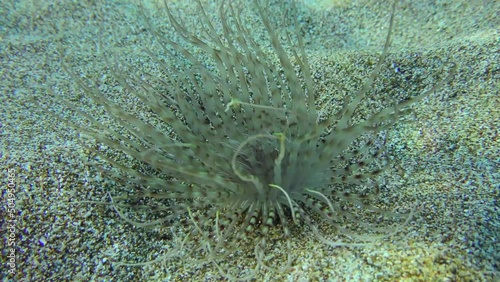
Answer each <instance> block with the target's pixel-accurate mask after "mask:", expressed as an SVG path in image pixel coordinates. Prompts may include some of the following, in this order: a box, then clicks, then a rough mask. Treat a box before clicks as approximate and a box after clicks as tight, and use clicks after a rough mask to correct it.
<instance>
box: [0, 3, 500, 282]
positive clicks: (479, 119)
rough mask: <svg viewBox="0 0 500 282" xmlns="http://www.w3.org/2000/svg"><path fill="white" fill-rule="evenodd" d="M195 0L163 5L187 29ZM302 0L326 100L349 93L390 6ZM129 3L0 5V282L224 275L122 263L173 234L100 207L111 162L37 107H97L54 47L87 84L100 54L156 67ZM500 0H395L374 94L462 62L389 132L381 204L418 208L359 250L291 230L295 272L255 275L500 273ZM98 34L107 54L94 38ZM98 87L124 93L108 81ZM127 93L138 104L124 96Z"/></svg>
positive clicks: (376, 277) (475, 276)
mask: <svg viewBox="0 0 500 282" xmlns="http://www.w3.org/2000/svg"><path fill="white" fill-rule="evenodd" d="M170 2H171V3H170ZM190 2H191V1H169V3H170V5H171V7H172V10H173V11H175V12H176V16H177V17H179V18H182V19H185V21H186V24H188V25H190V26H191V27H193V26H196V22H195V21H194V19H195V18H196V16H197V15H199V13H198V11H197V9H196V5H195V4H194V3H190ZM203 2H204V3H205V2H206V1H203ZM305 2H307V5H305V6H302V5H300V3H299V4H298V6H299V12H298V13H299V19H298V21H299V23H301V24H302V25H303V26H304V27H303V30H302V32H303V36H304V38H305V45H306V46H305V48H306V53H307V54H308V56H309V61H310V63H311V67H312V72H313V76H314V77H315V79H316V84H317V89H318V91H320V92H321V95H324V97H325V101H329V100H330V99H329V98H328V97H329V96H328V95H330V94H331V93H332V92H334V91H333V90H332V89H336V87H337V86H338V85H340V86H341V88H342V89H343V91H345V93H352V92H353V91H355V90H356V89H358V88H359V87H360V85H361V84H362V82H363V79H365V78H366V77H367V75H368V74H369V72H370V70H371V68H372V67H373V65H374V63H373V62H374V61H375V60H376V58H377V56H378V54H379V53H380V51H381V50H382V46H383V43H384V39H385V35H386V33H387V26H388V17H389V10H390V8H389V7H390V4H389V3H385V2H386V1H369V0H358V1H356V0H353V1H317V2H315V1H305ZM317 3H320V5H318V4H317ZM207 5H211V2H210V3H208V4H207ZM212 5H213V4H212ZM143 6H144V9H145V11H146V13H148V14H149V13H153V15H152V21H153V22H154V23H155V24H157V25H161V22H162V20H161V19H160V18H158V15H156V14H155V13H154V11H155V9H157V8H158V6H156V5H155V4H154V3H149V2H145V3H144V5H143ZM160 7H161V5H160ZM137 11H138V1H113V2H111V1H109V2H108V1H70V0H68V1H43V2H36V1H25V0H22V1H14V0H11V1H3V2H2V3H1V4H0V71H1V74H2V77H1V82H0V89H1V98H2V99H1V101H2V103H1V104H0V105H1V107H2V109H1V111H0V122H1V125H0V126H1V131H0V132H1V137H2V138H1V144H2V153H1V154H2V155H1V160H0V165H1V169H2V172H3V175H2V177H3V181H2V208H1V209H0V210H1V214H2V228H1V234H2V241H1V242H2V245H1V248H2V257H1V262H2V266H3V270H2V274H1V275H2V278H3V280H4V281H21V280H22V279H25V280H24V281H84V280H86V281H219V280H220V279H221V277H220V274H219V272H218V270H217V269H216V268H215V267H214V266H213V265H212V264H206V265H189V264H184V263H182V262H181V261H178V260H161V262H159V263H153V264H147V265H141V266H135V267H132V266H131V267H125V266H117V262H120V261H122V262H123V261H129V262H130V261H136V262H146V261H151V260H155V259H157V258H160V257H161V256H162V254H164V253H165V252H166V250H167V249H168V248H169V246H171V245H172V244H175V243H178V242H177V241H176V240H177V239H176V238H175V237H172V235H171V234H170V232H169V229H168V228H156V229H140V228H135V227H133V226H131V225H129V224H127V223H125V222H123V221H122V220H121V219H120V217H119V216H118V215H117V214H116V212H115V211H114V210H113V209H112V208H110V206H109V205H103V204H99V203H98V202H109V196H108V194H107V193H108V192H109V191H113V189H115V190H116V189H118V190H119V189H120V188H116V187H115V186H116V185H118V184H116V183H113V182H111V181H110V180H109V179H106V178H103V177H102V176H100V175H101V174H100V172H99V169H98V167H100V166H106V164H105V162H103V161H99V160H98V159H97V158H96V157H95V155H93V153H92V151H90V150H88V149H86V148H85V146H83V144H86V145H88V146H90V147H92V146H96V144H95V142H93V141H92V140H90V139H81V140H83V141H79V140H78V139H79V138H83V137H80V136H78V135H77V134H76V133H75V132H74V131H73V130H72V129H71V128H68V126H67V125H65V124H63V123H61V122H60V121H58V120H57V119H56V118H54V116H52V115H50V114H48V113H47V109H51V108H52V109H53V111H55V112H61V109H62V108H61V107H64V106H63V105H64V104H61V103H54V99H56V101H57V100H59V101H60V100H63V99H65V100H69V101H72V102H73V103H81V106H82V108H85V109H86V110H89V111H91V112H94V113H97V114H98V113H99V111H100V109H98V108H94V107H95V105H92V104H91V103H89V101H88V99H85V97H82V95H84V94H83V92H81V91H80V90H79V87H78V85H77V84H76V83H75V82H74V81H72V80H71V79H70V77H69V76H68V74H67V73H66V72H65V71H63V70H62V67H61V56H60V53H64V54H65V56H66V59H65V60H66V61H67V64H68V65H69V66H70V67H71V68H72V69H73V70H74V71H75V72H76V73H78V74H79V75H81V76H82V77H83V78H84V79H85V80H99V81H104V82H105V81H106V79H107V78H106V74H109V72H107V67H108V66H107V62H106V61H105V60H104V59H103V56H102V55H99V54H101V53H100V52H101V51H103V52H109V53H107V54H112V55H113V56H111V57H113V58H116V59H117V61H118V62H120V64H122V65H124V67H125V68H128V69H129V71H131V72H135V73H136V74H138V75H139V74H140V73H141V69H146V70H148V71H155V70H154V68H153V67H152V66H149V65H148V64H147V63H145V62H144V61H142V58H143V57H144V55H143V53H142V49H143V48H144V46H143V44H145V42H151V41H150V39H149V38H147V37H149V36H150V34H149V33H148V32H147V30H146V27H145V26H146V24H145V22H144V21H142V20H140V16H138V15H137ZM499 11H500V2H499V1H462V0H458V1H457V0H456V1H451V0H450V1H438V3H436V1H399V3H398V5H397V12H396V19H395V20H396V25H395V29H394V35H393V41H392V44H391V47H390V49H389V52H390V54H389V56H388V58H387V59H386V61H385V63H384V66H383V71H382V72H381V75H380V78H379V79H378V80H377V81H376V82H375V84H374V92H375V93H376V92H377V91H394V95H403V96H404V95H415V94H417V93H419V92H421V91H423V90H425V89H428V88H429V87H430V86H431V85H433V84H434V83H436V82H438V81H439V80H440V79H443V78H444V77H445V76H446V74H447V72H448V71H449V69H450V66H451V65H456V66H457V70H456V74H455V76H454V78H453V79H452V80H451V82H450V83H448V84H447V85H446V86H445V87H444V88H443V89H441V90H440V91H439V92H438V93H436V94H432V95H430V96H429V97H428V98H426V99H425V100H424V101H422V102H420V103H418V105H416V107H415V116H414V117H413V118H412V120H413V122H410V123H403V124H399V125H397V126H396V127H395V128H394V129H392V130H390V131H389V134H388V144H387V148H388V151H389V152H390V155H391V158H392V159H393V163H394V165H393V166H391V168H390V169H389V170H388V171H387V172H386V173H385V174H384V175H383V178H384V180H383V183H384V191H386V193H385V194H383V195H382V196H384V195H385V196H386V197H387V201H386V203H385V204H386V205H387V206H388V207H390V208H408V206H410V205H415V204H416V206H417V207H418V208H417V211H418V213H416V215H415V217H414V219H413V220H412V222H411V223H410V224H409V226H405V227H404V228H403V229H402V230H401V232H399V233H398V234H397V235H396V236H393V237H391V238H390V240H382V241H380V242H377V243H375V244H374V245H371V246H367V247H362V248H347V247H346V248H329V247H327V246H324V245H322V244H321V243H319V242H318V241H317V240H316V239H315V238H314V236H308V235H307V234H308V233H307V230H300V229H297V230H294V239H293V244H294V246H295V247H294V252H295V254H294V257H297V260H296V261H295V263H294V268H293V269H292V270H291V271H289V272H286V273H275V272H266V271H261V272H259V274H258V276H257V277H256V281H495V280H498V279H500V278H499V261H500V255H499V254H500V243H499V242H498V237H499V235H500V208H499V204H498V198H499V194H500V191H499V190H500V173H499V162H500V157H499V155H500V154H499V153H500V145H499V140H498V131H499V128H500V63H499V62H500V32H499V28H498V27H499V26H500V14H499ZM138 18H139V19H138ZM164 21H167V19H164ZM98 38H100V40H101V44H102V46H103V47H104V49H106V50H101V49H100V47H98V42H99V41H98ZM141 54H142V55H141ZM101 87H102V89H101V90H102V91H104V92H106V93H108V92H109V93H116V92H119V89H117V88H116V87H117V85H106V84H103V85H102V86H101ZM54 97H56V98H54ZM77 101H78V102H77ZM123 103H124V104H125V105H128V107H129V109H130V110H131V111H134V110H138V109H140V106H139V105H137V106H136V105H134V104H133V103H132V102H131V101H127V99H126V98H124V101H123ZM63 112H64V111H63ZM64 114H65V115H67V116H65V117H66V118H76V116H75V115H70V113H68V112H67V111H66V112H64ZM102 122H103V123H106V122H109V120H106V119H105V118H103V121H102ZM125 161H127V160H125ZM90 202H93V203H90ZM12 248H13V249H14V251H11V249H12ZM254 259H255V258H254V256H253V255H252V254H250V255H248V256H241V257H233V258H228V259H227V260H225V261H223V262H221V266H222V267H223V268H233V269H242V270H244V269H245V266H246V265H251V264H252V260H254Z"/></svg>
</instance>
